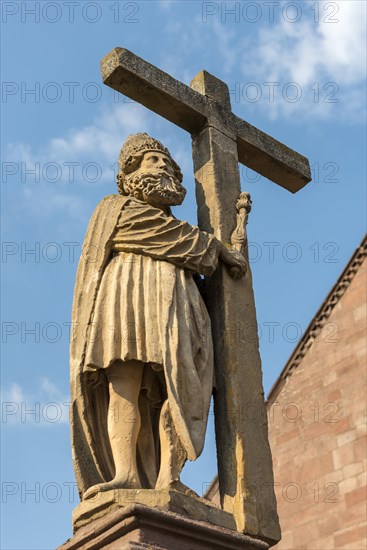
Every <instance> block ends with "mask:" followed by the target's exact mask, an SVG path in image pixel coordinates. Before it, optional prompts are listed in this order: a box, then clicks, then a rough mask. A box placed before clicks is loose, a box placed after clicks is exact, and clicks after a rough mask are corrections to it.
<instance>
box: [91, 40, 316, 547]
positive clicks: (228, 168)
mask: <svg viewBox="0 0 367 550" xmlns="http://www.w3.org/2000/svg"><path fill="white" fill-rule="evenodd" d="M101 70H102V77H103V81H104V83H105V84H107V85H108V86H110V87H111V88H113V89H115V90H117V91H119V92H121V93H122V94H124V95H126V96H128V97H129V98H131V99H133V100H135V101H137V102H139V103H141V104H142V105H144V106H145V107H147V108H148V109H150V110H152V111H154V112H155V113H157V114H159V115H161V116H163V117H164V118H166V119H167V120H169V121H170V122H173V123H174V124H176V125H177V126H180V127H181V128H183V129H184V130H186V131H187V132H189V133H190V134H191V137H192V142H193V162H194V171H195V180H196V197H197V202H198V224H199V227H200V229H202V230H204V231H208V232H211V233H214V234H215V235H216V237H217V238H218V239H220V240H222V241H224V242H228V243H229V242H230V240H231V234H232V231H233V230H234V228H235V226H236V207H235V205H236V201H237V199H238V197H239V194H240V177H239V171H238V163H239V162H240V163H242V164H244V165H246V166H248V167H249V168H251V169H253V170H255V171H256V172H258V173H260V174H262V175H263V176H265V177H267V178H269V179H270V180H272V181H274V182H275V183H277V184H278V185H281V186H282V187H284V188H286V189H288V190H289V191H291V192H292V193H295V192H296V191H298V190H299V189H301V188H302V187H303V186H304V185H306V184H307V183H308V182H309V181H310V180H311V176H310V167H309V162H308V160H307V159H306V158H305V157H303V156H302V155H300V154H298V153H296V152H295V151H293V150H292V149H289V148H288V147H286V146H285V145H283V144H282V143H280V142H278V141H276V140H275V139H273V138H271V137H270V136H268V135H267V134H265V133H263V132H261V131H260V130H258V129H257V128H255V127H253V126H251V125H250V124H249V123H247V122H245V121H244V120H242V119H241V118H239V117H237V116H236V115H235V114H233V113H232V110H231V104H230V95H229V90H228V87H227V85H226V84H225V83H224V82H222V81H221V80H219V79H218V78H216V77H214V76H213V75H211V74H209V73H207V72H206V71H202V72H200V73H199V74H198V75H197V76H196V77H195V78H194V79H193V81H192V82H191V85H190V87H189V86H186V85H185V84H182V83H181V82H179V81H177V80H175V79H174V78H172V77H171V76H169V75H168V74H166V73H165V72H163V71H161V70H160V69H158V68H157V67H155V66H153V65H151V64H149V63H147V62H146V61H144V60H143V59H141V58H139V57H137V56H136V55H134V54H133V53H131V52H130V51H128V50H126V49H123V48H115V49H114V50H112V51H111V52H110V53H109V54H108V55H107V56H106V57H105V58H104V59H103V60H102V62H101ZM205 294H206V301H207V306H208V310H209V313H210V316H211V319H212V331H213V340H214V347H215V350H214V352H215V368H216V391H215V395H214V397H215V401H214V403H215V426H216V440H217V455H218V478H219V488H220V496H221V503H222V506H223V508H224V509H225V510H227V511H228V512H231V513H233V515H234V516H235V519H236V523H237V528H238V530H240V531H243V532H245V533H248V534H251V535H257V536H260V538H263V539H265V540H268V541H269V542H270V541H271V542H272V543H274V542H275V541H277V540H279V525H278V519H277V514H276V503H275V497H274V492H273V474H272V463H271V453H270V448H269V443H268V437H267V419H266V410H265V404H264V394H263V388H262V373H261V360H260V355H259V351H258V335H257V323H256V311H255V303H254V295H253V289H252V280H251V272H250V271H249V272H248V273H247V275H246V276H245V277H243V278H242V279H240V280H237V281H234V280H233V279H232V278H231V277H230V276H229V275H228V273H227V271H226V270H225V269H222V268H219V269H218V270H217V271H216V272H215V274H214V275H213V276H212V277H211V278H209V279H208V280H207V281H206V292H205ZM203 481H204V480H203ZM205 481H209V480H205Z"/></svg>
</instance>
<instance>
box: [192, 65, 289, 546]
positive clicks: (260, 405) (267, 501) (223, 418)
mask: <svg viewBox="0 0 367 550" xmlns="http://www.w3.org/2000/svg"><path fill="white" fill-rule="evenodd" d="M191 87H192V88H194V89H195V90H196V91H198V92H200V93H201V94H205V95H206V96H208V97H209V98H210V100H211V101H212V102H216V103H219V104H220V105H221V106H222V109H223V116H224V117H225V115H226V111H227V112H228V113H230V111H231V106H230V98H229V91H228V87H227V86H226V84H224V83H223V82H222V81H220V80H218V79H217V78H215V77H214V76H212V75H210V74H208V73H206V72H205V71H202V72H201V73H199V74H198V75H197V76H196V77H195V79H194V80H193V81H192V83H191ZM209 122H210V119H209ZM214 125H215V122H214ZM214 125H213V126H212V125H209V124H208V125H207V126H206V127H205V128H204V129H203V130H202V131H201V132H199V133H197V134H196V135H194V136H193V161H194V171H195V180H196V197H197V203H198V222H199V226H200V228H201V229H203V230H206V231H210V232H214V234H215V235H216V236H217V237H218V238H219V239H221V240H222V241H225V242H230V238H231V233H232V231H233V230H234V228H235V226H236V210H235V204H236V200H237V199H238V196H239V194H240V177H239V171H238V156H237V143H236V140H235V137H234V136H233V138H232V137H231V136H229V135H226V134H224V133H223V132H222V131H221V130H220V128H216V127H215V126H214ZM247 261H248V258H247ZM206 301H207V306H208V309H209V313H210V317H211V320H212V331H213V341H214V354H215V373H216V390H215V394H214V408H215V409H214V410H215V428H216V440H217V456H218V479H219V490H220V498H221V504H222V506H223V508H224V509H225V510H227V511H229V512H231V513H233V514H234V516H235V518H236V522H237V527H238V529H239V530H241V531H245V532H246V533H249V534H253V535H260V536H261V537H262V538H265V539H268V540H269V541H272V542H274V541H277V540H278V539H279V538H280V531H279V525H278V520H277V514H276V502H275V496H274V487H273V485H274V482H273V473H272V460H271V452H270V447H269V442H268V429H267V416H266V409H265V403H264V393H263V387H262V373H261V360H260V354H259V349H258V346H259V342H258V335H257V321H256V310H255V301H254V293H253V288H252V278H251V271H250V268H249V270H248V272H247V274H246V276H245V277H244V278H242V279H240V280H238V281H234V280H233V279H231V278H230V276H229V274H228V271H227V270H226V269H225V268H224V267H223V266H222V265H221V266H219V268H218V269H217V271H216V272H215V274H214V275H213V276H212V277H210V278H208V279H207V281H206ZM253 415H254V416H253Z"/></svg>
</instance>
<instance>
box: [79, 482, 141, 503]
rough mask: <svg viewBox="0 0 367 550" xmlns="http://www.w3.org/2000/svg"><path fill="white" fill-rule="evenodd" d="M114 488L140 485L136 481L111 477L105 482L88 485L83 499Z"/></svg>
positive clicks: (137, 487) (137, 486) (138, 486)
mask: <svg viewBox="0 0 367 550" xmlns="http://www.w3.org/2000/svg"><path fill="white" fill-rule="evenodd" d="M115 489H141V485H140V483H139V482H138V481H122V480H119V479H112V480H111V481H106V483H97V485H93V486H92V487H89V489H87V490H86V491H85V493H84V494H83V500H84V499H86V498H92V497H94V496H95V495H97V494H98V493H104V492H106V491H113V490H115Z"/></svg>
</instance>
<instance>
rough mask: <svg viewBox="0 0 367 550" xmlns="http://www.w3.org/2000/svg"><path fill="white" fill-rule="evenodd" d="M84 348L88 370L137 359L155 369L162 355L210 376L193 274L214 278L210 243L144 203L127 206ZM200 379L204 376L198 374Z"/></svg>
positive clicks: (207, 339)
mask: <svg viewBox="0 0 367 550" xmlns="http://www.w3.org/2000/svg"><path fill="white" fill-rule="evenodd" d="M112 241H113V244H112V249H113V256H112V258H111V260H110V261H109V263H108V265H107V267H106V269H105V271H104V273H103V276H102V280H101V284H100V287H99V290H98V295H97V300H96V304H95V308H94V315H93V320H92V328H91V332H90V337H89V342H88V345H87V349H86V357H85V362H84V369H85V370H94V369H100V368H107V367H108V366H110V365H111V364H112V363H113V362H114V361H116V360H121V361H127V360H129V359H136V360H139V361H142V362H144V363H150V364H151V366H152V367H153V368H154V369H156V370H159V369H160V368H162V366H163V365H164V363H165V359H166V357H165V354H166V353H167V350H166V348H167V338H168V334H167V330H168V331H170V335H169V338H170V340H171V342H170V344H169V347H170V352H171V353H174V354H177V353H181V357H180V358H177V360H178V361H181V362H182V359H183V357H182V354H183V355H185V356H190V357H191V358H192V365H191V368H193V369H196V370H199V371H201V370H202V369H203V366H204V365H205V371H206V374H207V375H209V377H210V376H212V370H213V354H212V339H211V328H210V318H209V315H208V312H207V310H206V307H205V305H204V302H203V300H202V298H201V295H200V293H199V291H198V288H197V285H196V283H195V282H194V280H193V276H192V275H193V272H198V273H201V274H204V275H209V274H211V273H212V272H213V271H214V269H215V268H216V265H217V261H218V252H217V247H216V244H215V238H214V237H213V236H212V235H210V234H208V233H205V232H203V231H200V230H199V229H198V228H197V227H193V226H191V225H190V224H188V223H186V222H182V221H179V220H177V219H176V218H174V217H173V216H172V215H171V214H170V213H168V214H167V213H165V212H163V211H162V210H161V209H159V208H154V207H152V206H149V205H147V204H146V203H144V202H142V201H138V200H135V199H131V200H128V201H127V202H126V204H125V206H124V208H123V210H122V213H121V215H120V217H119V220H118V224H117V227H116V230H115V233H114V236H113V239H112ZM202 374H203V373H202Z"/></svg>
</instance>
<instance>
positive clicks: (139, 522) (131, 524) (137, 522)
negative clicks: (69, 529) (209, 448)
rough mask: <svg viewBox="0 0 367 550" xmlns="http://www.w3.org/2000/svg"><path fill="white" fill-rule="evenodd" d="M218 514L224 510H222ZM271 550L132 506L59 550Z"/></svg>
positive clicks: (215, 529)
mask: <svg viewBox="0 0 367 550" xmlns="http://www.w3.org/2000/svg"><path fill="white" fill-rule="evenodd" d="M218 512H221V510H219V509H218ZM133 548H135V549H145V550H148V549H149V550H232V549H233V550H238V549H243V550H268V548H269V546H268V544H266V543H265V542H262V541H259V540H255V539H253V538H251V537H248V536H246V535H242V534H241V533H238V532H236V531H234V530H232V529H228V528H225V527H220V526H216V525H214V524H212V523H209V522H207V521H200V520H196V519H191V518H190V517H188V516H186V517H185V516H184V515H181V514H179V513H175V512H170V511H166V510H162V509H160V508H151V507H149V506H145V505H142V504H130V505H128V506H124V507H122V508H115V509H114V510H112V511H111V512H109V513H107V514H106V515H105V516H103V517H100V518H98V519H94V520H92V521H90V523H89V524H87V525H85V526H84V527H81V528H79V529H78V530H77V532H76V534H75V535H74V536H73V537H72V538H71V539H69V540H68V541H67V542H66V543H65V544H63V545H62V546H60V547H59V549H58V550H102V549H103V550H125V549H126V550H127V549H129V550H131V549H133Z"/></svg>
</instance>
